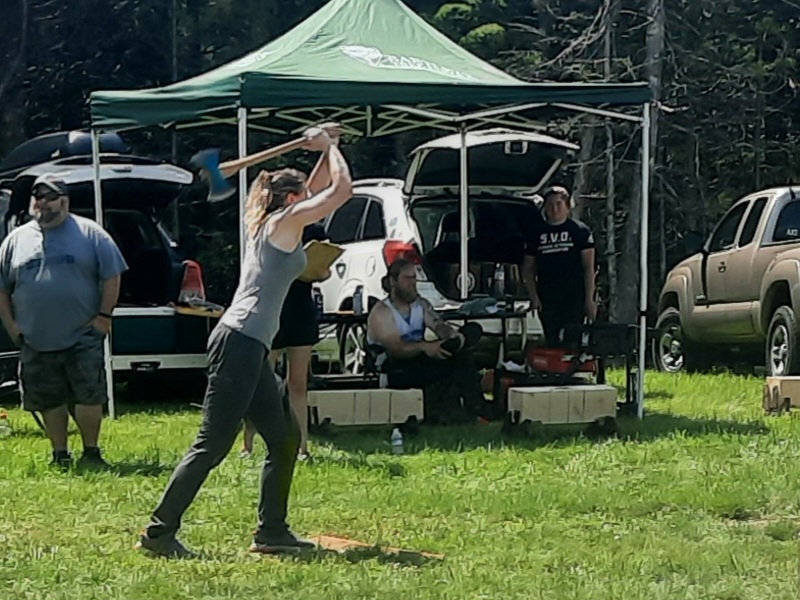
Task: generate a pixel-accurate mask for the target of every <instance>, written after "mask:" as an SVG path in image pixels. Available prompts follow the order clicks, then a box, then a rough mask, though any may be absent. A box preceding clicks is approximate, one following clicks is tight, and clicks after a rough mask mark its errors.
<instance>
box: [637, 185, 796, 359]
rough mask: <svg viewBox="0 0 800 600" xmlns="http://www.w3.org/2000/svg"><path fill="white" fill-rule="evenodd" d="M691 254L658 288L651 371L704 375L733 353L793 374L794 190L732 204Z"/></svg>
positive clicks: (774, 191)
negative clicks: (697, 372)
mask: <svg viewBox="0 0 800 600" xmlns="http://www.w3.org/2000/svg"><path fill="white" fill-rule="evenodd" d="M698 245H699V244H698ZM693 250H696V252H695V253H694V254H693V255H692V256H690V257H689V258H687V259H686V260H684V261H682V262H681V263H679V264H678V265H676V266H675V267H674V268H673V269H672V270H671V271H670V272H669V273H668V275H667V279H666V282H665V283H664V286H663V288H662V290H661V296H660V298H659V303H658V315H659V316H658V321H657V323H656V335H655V337H654V340H653V359H654V361H655V364H656V366H657V368H658V369H660V370H662V371H669V372H679V371H683V370H687V371H695V370H703V369H705V368H708V367H709V366H711V364H712V363H713V362H728V361H729V360H730V359H731V358H732V357H733V356H734V354H738V355H739V357H740V359H743V360H746V361H748V362H750V363H752V364H753V365H763V364H766V369H767V373H768V374H769V375H799V374H800V321H799V320H798V312H799V311H800V188H797V187H796V188H794V189H792V188H789V187H782V188H773V189H769V190H764V191H760V192H756V193H754V194H751V195H749V196H747V197H746V198H742V199H741V200H738V201H737V202H735V203H734V204H733V205H732V206H731V208H730V210H728V212H727V213H726V214H725V215H724V216H723V217H722V219H721V220H720V221H719V222H718V223H717V225H716V227H715V228H714V231H713V232H712V233H711V236H710V237H709V238H708V240H707V241H706V242H705V244H703V245H702V248H695V249H693Z"/></svg>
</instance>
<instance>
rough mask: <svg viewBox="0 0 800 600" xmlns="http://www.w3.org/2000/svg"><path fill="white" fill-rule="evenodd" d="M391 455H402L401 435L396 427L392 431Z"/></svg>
mask: <svg viewBox="0 0 800 600" xmlns="http://www.w3.org/2000/svg"><path fill="white" fill-rule="evenodd" d="M392 454H403V434H402V432H401V431H400V428H398V427H395V428H394V431H392Z"/></svg>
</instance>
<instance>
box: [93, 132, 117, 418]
mask: <svg viewBox="0 0 800 600" xmlns="http://www.w3.org/2000/svg"><path fill="white" fill-rule="evenodd" d="M92 172H93V175H94V176H93V179H94V182H93V183H94V218H95V221H97V224H98V225H100V226H101V227H102V226H103V186H102V185H101V183H100V132H99V131H97V130H96V129H92ZM103 361H104V364H105V370H106V394H107V395H108V416H110V417H111V418H112V419H116V418H117V409H116V404H115V402H114V368H113V366H112V364H111V334H109V335H107V336H106V338H105V340H103Z"/></svg>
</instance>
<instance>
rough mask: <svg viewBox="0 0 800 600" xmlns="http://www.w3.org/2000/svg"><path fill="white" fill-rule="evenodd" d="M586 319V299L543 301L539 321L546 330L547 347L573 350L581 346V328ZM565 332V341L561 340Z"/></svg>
mask: <svg viewBox="0 0 800 600" xmlns="http://www.w3.org/2000/svg"><path fill="white" fill-rule="evenodd" d="M583 317H584V299H583V296H581V297H580V298H577V299H576V298H566V299H559V298H554V299H552V300H544V299H542V310H541V311H540V312H539V319H540V320H541V322H542V329H543V330H544V339H545V342H547V345H548V346H550V347H553V348H573V347H577V346H580V343H581V328H582V326H583ZM562 331H563V340H562V338H561V335H562Z"/></svg>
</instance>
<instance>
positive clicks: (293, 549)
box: [250, 527, 317, 554]
mask: <svg viewBox="0 0 800 600" xmlns="http://www.w3.org/2000/svg"><path fill="white" fill-rule="evenodd" d="M316 547H317V544H316V543H315V542H312V541H311V540H305V539H303V538H301V537H298V536H297V535H296V534H295V533H294V532H293V531H292V530H291V529H289V528H288V527H287V528H286V529H284V530H283V531H280V532H276V533H270V534H264V533H261V534H258V535H257V536H256V538H255V539H254V540H253V543H252V544H251V545H250V552H256V553H258V554H280V553H297V552H302V551H303V550H311V549H313V548H316Z"/></svg>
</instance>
